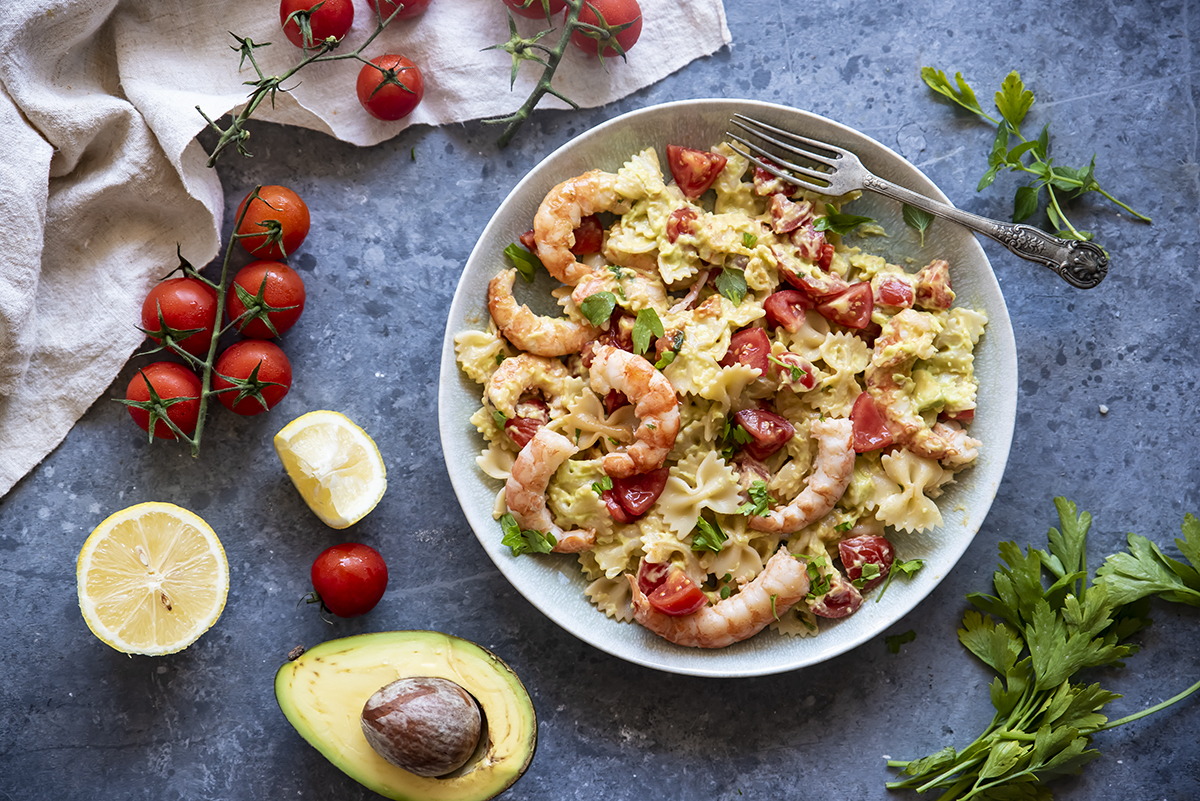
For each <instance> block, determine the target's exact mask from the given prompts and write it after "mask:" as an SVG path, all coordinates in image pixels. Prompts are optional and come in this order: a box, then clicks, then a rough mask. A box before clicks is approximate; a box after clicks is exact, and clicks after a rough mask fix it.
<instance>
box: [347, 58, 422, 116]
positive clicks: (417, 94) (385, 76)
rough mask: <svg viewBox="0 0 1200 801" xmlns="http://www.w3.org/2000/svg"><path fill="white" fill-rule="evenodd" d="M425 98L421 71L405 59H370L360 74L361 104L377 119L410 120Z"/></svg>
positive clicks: (359, 95)
mask: <svg viewBox="0 0 1200 801" xmlns="http://www.w3.org/2000/svg"><path fill="white" fill-rule="evenodd" d="M372 65H374V66H372ZM424 96H425V79H424V78H423V77H422V76H421V70H420V69H418V68H417V65H416V64H414V63H412V62H411V61H409V60H408V59H407V58H405V57H404V56H398V55H395V54H388V55H386V56H380V57H379V58H374V59H371V63H370V64H363V68H362V70H361V71H359V73H358V102H359V103H362V107H363V108H365V109H366V110H367V113H368V114H370V115H371V116H372V117H374V118H375V119H378V120H387V121H391V120H399V119H402V118H404V117H407V116H408V115H409V114H411V113H412V112H413V109H415V108H416V107H417V106H418V105H420V103H421V98H422V97H424Z"/></svg>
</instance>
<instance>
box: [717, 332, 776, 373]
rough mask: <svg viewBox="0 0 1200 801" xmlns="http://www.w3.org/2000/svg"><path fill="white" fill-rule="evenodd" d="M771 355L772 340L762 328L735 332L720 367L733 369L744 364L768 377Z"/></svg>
mask: <svg viewBox="0 0 1200 801" xmlns="http://www.w3.org/2000/svg"><path fill="white" fill-rule="evenodd" d="M770 355H771V340H770V338H769V337H768V336H767V332H766V331H765V330H764V329H762V328H753V327H751V328H743V329H741V330H739V331H734V332H733V336H732V337H730V338H729V350H727V351H725V356H724V357H723V358H722V359H721V361H720V365H721V366H722V367H732V366H733V365H735V364H744V365H746V366H747V367H753V368H754V369H755V370H758V371H759V373H760V374H761V375H766V374H767V369H768V368H769V367H770V365H771V361H770V359H769V357H770Z"/></svg>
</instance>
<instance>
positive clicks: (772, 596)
mask: <svg viewBox="0 0 1200 801" xmlns="http://www.w3.org/2000/svg"><path fill="white" fill-rule="evenodd" d="M778 597H779V593H771V617H773V618H775V619H776V620H779V613H778V612H776V611H775V600H776V599H777V598H778Z"/></svg>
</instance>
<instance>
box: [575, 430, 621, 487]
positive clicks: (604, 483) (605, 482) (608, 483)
mask: <svg viewBox="0 0 1200 801" xmlns="http://www.w3.org/2000/svg"><path fill="white" fill-rule="evenodd" d="M575 430H576V431H578V430H579V429H575ZM612 488H613V483H612V479H611V478H609V477H608V476H605V477H604V478H602V479H600V480H599V481H593V482H592V492H594V493H596V494H597V495H603V494H604V492H605V491H606V490H610V489H612Z"/></svg>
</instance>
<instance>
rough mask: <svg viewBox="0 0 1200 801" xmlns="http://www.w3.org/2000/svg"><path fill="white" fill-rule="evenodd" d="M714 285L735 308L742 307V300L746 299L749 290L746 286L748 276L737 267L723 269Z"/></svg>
mask: <svg viewBox="0 0 1200 801" xmlns="http://www.w3.org/2000/svg"><path fill="white" fill-rule="evenodd" d="M713 284H714V285H715V286H716V287H717V291H718V292H720V293H721V294H722V295H724V296H725V297H727V298H729V300H730V302H732V303H733V305H734V306H740V305H742V300H743V299H745V297H746V292H747V291H748V289H749V288H748V287H747V286H746V274H745V273H743V272H742V271H741V270H739V269H737V268H736V267H722V268H721V272H719V273H718V274H717V277H716V280H714V281H713Z"/></svg>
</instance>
